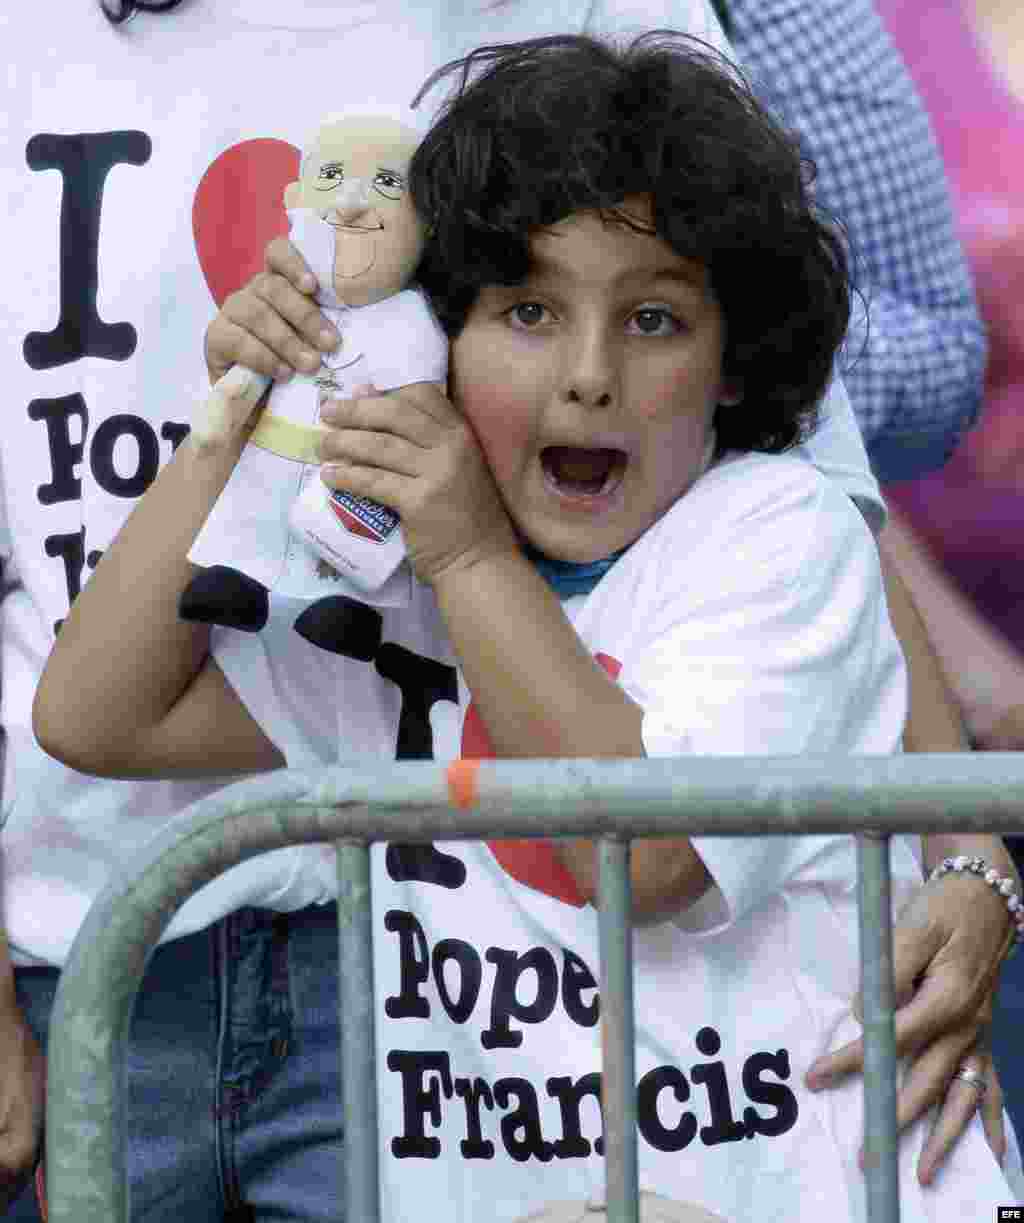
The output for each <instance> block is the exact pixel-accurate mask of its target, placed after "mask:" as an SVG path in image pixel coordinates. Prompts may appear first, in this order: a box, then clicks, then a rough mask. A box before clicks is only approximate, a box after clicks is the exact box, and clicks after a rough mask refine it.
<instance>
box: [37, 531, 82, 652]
mask: <svg viewBox="0 0 1024 1223" xmlns="http://www.w3.org/2000/svg"><path fill="white" fill-rule="evenodd" d="M43 547H44V548H45V549H46V555H47V556H53V557H59V558H60V560H62V561H63V562H64V580H65V582H66V583H67V588H68V606H69V607H70V606H71V604H72V603H73V602H74V601H75V599H77V598H78V595H79V592H80V591H81V589H82V566H83V565H84V564H85V527H82V528H81V530H79V531H75V532H73V533H71V534H68V535H47V537H46V539H45V540H44V541H43ZM63 623H64V621H63V620H55V621H54V624H53V631H54V633H59V632H60V626H61V625H62V624H63Z"/></svg>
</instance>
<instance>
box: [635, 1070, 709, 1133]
mask: <svg viewBox="0 0 1024 1223" xmlns="http://www.w3.org/2000/svg"><path fill="white" fill-rule="evenodd" d="M666 1089H669V1090H671V1092H672V1094H673V1095H674V1096H675V1098H676V1100H677V1101H678V1102H679V1103H680V1104H685V1103H686V1102H687V1100H689V1098H690V1084H689V1083H688V1082H687V1081H686V1075H685V1074H683V1072H682V1071H681V1070H678V1069H676V1067H675V1066H656V1067H655V1068H654V1069H653V1070H649V1071H648V1072H647V1073H646V1074H645V1075H644V1076H643V1078H642V1079H641V1080H640V1082H639V1083H638V1084H637V1088H636V1120H637V1128H638V1129H639V1131H640V1133H641V1134H642V1135H643V1137H644V1139H645V1140H646V1141H647V1142H649V1143H650V1145H651V1146H652V1147H654V1149H655V1150H656V1151H682V1150H683V1149H684V1148H685V1147H688V1146H689V1145H690V1143H691V1142H693V1140H694V1137H695V1136H696V1134H697V1118H696V1117H695V1116H694V1115H693V1113H691V1112H688V1111H686V1110H684V1111H683V1112H682V1113H681V1114H680V1117H679V1123H678V1124H677V1125H676V1127H675V1129H669V1128H668V1127H667V1126H666V1125H664V1124H663V1122H662V1120H661V1115H660V1114H659V1112H658V1097H659V1095H661V1093H662V1092H663V1091H665V1090H666Z"/></svg>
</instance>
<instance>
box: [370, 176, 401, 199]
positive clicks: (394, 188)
mask: <svg viewBox="0 0 1024 1223" xmlns="http://www.w3.org/2000/svg"><path fill="white" fill-rule="evenodd" d="M373 185H374V187H375V188H376V189H377V190H378V191H379V192H380V194H381V195H383V196H384V197H385V198H386V199H389V200H397V199H399V198H400V197H401V194H402V192H403V191H404V190H405V179H404V178H402V176H401V175H400V174H396V173H395V172H394V171H393V170H379V171H378V172H377V174H376V175H375V177H374V180H373Z"/></svg>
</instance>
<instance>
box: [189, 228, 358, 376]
mask: <svg viewBox="0 0 1024 1223" xmlns="http://www.w3.org/2000/svg"><path fill="white" fill-rule="evenodd" d="M264 260H265V263H266V268H265V270H264V271H262V272H260V273H258V274H257V275H256V276H254V277H253V278H252V280H250V281H249V283H248V284H247V285H245V286H244V287H243V288H241V289H239V290H238V292H237V293H232V294H231V295H230V296H229V297H226V298H225V299H224V304H223V306H221V309H220V313H219V314H218V315H217V317H216V318H215V319H214V320H213V322H212V323H211V324H210V326H209V327H208V328H207V330H206V349H205V351H206V366H207V369H208V370H209V374H210V382H211V383H213V382H216V381H217V380H218V378H220V377H222V376H223V375H224V374H226V373H227V371H228V370H229V369H230V368H231V367H232V366H233V365H244V366H246V367H247V368H249V369H254V370H256V372H257V373H259V374H266V376H267V377H268V378H275V379H277V381H279V382H281V381H284V380H285V379H286V378H290V377H291V375H292V373H293V372H294V371H295V370H297V369H298V370H302V371H303V372H305V373H310V374H311V373H315V372H316V371H317V370H318V369H319V368H320V354H321V353H322V352H333V350H334V349H335V348H337V346H338V333H337V331H335V329H334V328H333V327H332V326H331V324H330V323H329V322H328V321H327V319H326V318H325V317H324V316H323V314H321V312H320V307H319V306H318V305H317V303H316V301H315V300H314V294H315V293H316V290H317V284H316V281H315V280H314V278H313V274H312V272H310V270H309V268H308V267H307V266H306V262H305V260H304V259H303V258H302V256H301V255H300V254H299V252H298V250H297V248H296V247H294V246H293V245H292V244H291V243H290V242H289V241H288V239H287V238H275V239H274V241H273V242H271V243H270V244H269V245H268V247H267V249H266V251H265V253H264Z"/></svg>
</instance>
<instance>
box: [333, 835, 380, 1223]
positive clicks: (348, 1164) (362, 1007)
mask: <svg viewBox="0 0 1024 1223" xmlns="http://www.w3.org/2000/svg"><path fill="white" fill-rule="evenodd" d="M335 851H336V853H337V858H338V1022H339V1024H340V1029H339V1030H340V1031H342V1032H344V1033H345V1039H344V1040H343V1041H342V1042H341V1107H342V1116H343V1118H344V1137H343V1143H344V1156H343V1158H342V1159H341V1160H340V1161H339V1162H340V1164H341V1168H340V1169H339V1171H340V1174H341V1181H340V1189H341V1192H340V1193H339V1195H338V1200H339V1201H340V1202H343V1203H344V1205H345V1211H344V1214H343V1215H342V1218H345V1219H359V1220H361V1221H362V1223H379V1219H380V1185H379V1180H378V1168H377V1047H376V1043H375V1040H374V1019H373V1001H374V997H375V995H374V989H373V920H372V917H373V914H372V907H371V892H370V850H369V846H367V845H353V844H346V843H339V844H338V845H337V846H336V847H335Z"/></svg>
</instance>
